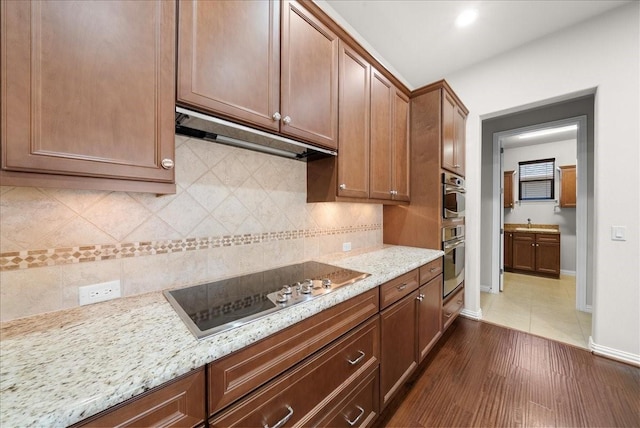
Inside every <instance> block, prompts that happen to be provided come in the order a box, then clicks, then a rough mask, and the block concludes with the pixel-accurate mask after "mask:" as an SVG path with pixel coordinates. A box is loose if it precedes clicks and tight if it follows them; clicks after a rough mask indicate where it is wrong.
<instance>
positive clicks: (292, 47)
mask: <svg viewBox="0 0 640 428" xmlns="http://www.w3.org/2000/svg"><path fill="white" fill-rule="evenodd" d="M282 5H283V6H282V7H283V11H282V61H281V64H282V65H281V66H282V70H281V76H282V78H281V84H282V87H281V100H280V104H281V109H282V110H281V112H280V113H281V114H282V126H281V127H280V131H281V132H282V133H283V134H287V135H291V136H294V137H300V138H302V139H305V140H309V141H312V142H315V143H317V144H320V145H322V146H325V147H329V148H333V149H335V148H337V147H338V144H337V141H338V36H336V35H335V34H334V33H333V32H332V31H331V30H329V28H327V27H326V26H324V25H323V24H322V23H321V22H320V21H318V20H317V19H316V18H315V17H313V16H312V15H311V14H309V13H308V12H307V11H306V10H305V9H304V8H302V6H301V5H300V4H299V3H297V2H295V1H283V3H282Z"/></svg>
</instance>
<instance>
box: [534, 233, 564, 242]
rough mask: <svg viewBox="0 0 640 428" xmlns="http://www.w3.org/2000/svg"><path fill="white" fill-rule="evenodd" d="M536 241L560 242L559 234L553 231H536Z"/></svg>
mask: <svg viewBox="0 0 640 428" xmlns="http://www.w3.org/2000/svg"><path fill="white" fill-rule="evenodd" d="M536 242H560V235H558V234H555V233H537V234H536Z"/></svg>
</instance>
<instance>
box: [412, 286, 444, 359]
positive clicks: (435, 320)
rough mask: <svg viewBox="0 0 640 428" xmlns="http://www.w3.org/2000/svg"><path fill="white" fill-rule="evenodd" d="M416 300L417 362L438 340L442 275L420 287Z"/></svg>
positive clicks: (440, 328) (440, 329)
mask: <svg viewBox="0 0 640 428" xmlns="http://www.w3.org/2000/svg"><path fill="white" fill-rule="evenodd" d="M418 292H419V295H418V296H419V297H420V299H418V352H419V354H418V362H419V363H420V362H422V360H424V357H426V356H427V353H428V352H429V351H430V350H431V348H432V347H433V345H435V343H436V342H437V341H438V339H439V338H440V333H441V331H442V327H441V325H440V322H441V318H442V315H441V313H442V275H438V276H437V277H435V278H433V279H432V280H431V281H429V282H428V283H426V284H425V285H423V286H422V287H420V290H419V291H418Z"/></svg>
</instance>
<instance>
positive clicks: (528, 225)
mask: <svg viewBox="0 0 640 428" xmlns="http://www.w3.org/2000/svg"><path fill="white" fill-rule="evenodd" d="M527 227H528V228H529V229H531V219H530V218H528V219H527Z"/></svg>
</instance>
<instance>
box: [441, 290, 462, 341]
mask: <svg viewBox="0 0 640 428" xmlns="http://www.w3.org/2000/svg"><path fill="white" fill-rule="evenodd" d="M463 306H464V284H463V285H462V286H461V288H460V289H459V290H458V291H456V292H455V293H454V294H453V295H452V296H449V297H447V300H445V301H444V303H443V305H442V331H445V330H446V329H447V328H448V327H449V326H450V325H451V323H452V322H453V321H454V320H455V319H456V318H457V317H458V315H460V311H461V310H462V307H463Z"/></svg>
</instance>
